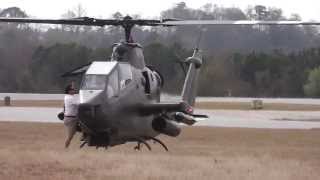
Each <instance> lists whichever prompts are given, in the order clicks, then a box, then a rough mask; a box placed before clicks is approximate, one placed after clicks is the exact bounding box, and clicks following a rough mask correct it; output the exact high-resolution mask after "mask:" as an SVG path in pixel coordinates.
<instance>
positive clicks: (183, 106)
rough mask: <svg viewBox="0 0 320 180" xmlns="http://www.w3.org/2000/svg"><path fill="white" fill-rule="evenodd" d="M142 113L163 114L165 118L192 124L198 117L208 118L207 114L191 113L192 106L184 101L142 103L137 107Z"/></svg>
mask: <svg viewBox="0 0 320 180" xmlns="http://www.w3.org/2000/svg"><path fill="white" fill-rule="evenodd" d="M139 108H140V109H139V111H140V112H141V114H143V115H151V114H154V115H159V116H164V118H166V119H167V120H171V121H175V122H178V123H184V124H187V125H193V124H194V123H196V122H197V121H198V119H199V118H200V119H203V118H208V116H207V115H199V114H194V113H193V108H192V107H191V106H190V105H188V104H187V103H185V102H181V103H154V104H144V105H141V106H140V107H139Z"/></svg>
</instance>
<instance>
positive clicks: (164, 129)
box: [152, 116, 181, 137]
mask: <svg viewBox="0 0 320 180" xmlns="http://www.w3.org/2000/svg"><path fill="white" fill-rule="evenodd" d="M152 128H153V129H154V130H155V131H157V132H159V133H162V134H165V135H168V136H172V137H176V136H178V135H179V134H180V132H181V129H180V128H179V127H178V126H177V125H176V124H174V123H173V122H172V121H170V120H167V119H166V118H164V117H161V116H159V117H156V118H155V119H154V120H153V121H152Z"/></svg>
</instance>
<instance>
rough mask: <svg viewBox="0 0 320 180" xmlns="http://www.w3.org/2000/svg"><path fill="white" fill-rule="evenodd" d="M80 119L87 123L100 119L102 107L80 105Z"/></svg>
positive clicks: (86, 104)
mask: <svg viewBox="0 0 320 180" xmlns="http://www.w3.org/2000/svg"><path fill="white" fill-rule="evenodd" d="M78 110H79V113H78V115H79V119H80V120H85V121H92V120H95V119H97V118H98V116H99V115H100V113H101V107H100V105H93V104H88V103H82V104H80V105H79V109H78Z"/></svg>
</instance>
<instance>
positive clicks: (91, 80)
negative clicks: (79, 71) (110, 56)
mask: <svg viewBox="0 0 320 180" xmlns="http://www.w3.org/2000/svg"><path fill="white" fill-rule="evenodd" d="M131 81H132V70H131V65H130V64H129V63H125V62H115V61H113V62H93V63H92V64H91V65H90V67H89V69H88V70H87V72H86V74H85V76H84V78H83V82H82V85H81V90H100V91H101V90H105V91H106V95H107V97H108V98H111V97H114V96H117V95H118V94H119V92H120V91H121V90H123V89H125V88H126V87H127V86H128V85H129V84H130V82H131Z"/></svg>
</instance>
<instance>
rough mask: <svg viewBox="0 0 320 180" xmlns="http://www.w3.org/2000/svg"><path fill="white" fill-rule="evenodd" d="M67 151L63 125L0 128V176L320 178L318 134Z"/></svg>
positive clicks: (204, 132)
mask: <svg viewBox="0 0 320 180" xmlns="http://www.w3.org/2000/svg"><path fill="white" fill-rule="evenodd" d="M78 138H79V137H76V138H75V139H74V141H73V144H72V147H71V148H70V149H68V150H65V149H64V148H63V141H64V128H63V125H62V124H45V123H7V122H1V123H0V142H1V145H0V179H1V180H2V179H3V180H11V179H12V180H13V179H23V180H37V179H39V180H43V179H46V180H60V179H66V180H71V179H75V180H85V179H94V180H100V179H101V180H102V179H104V180H107V179H137V180H138V179H139V180H147V179H158V180H162V179H163V180H164V179H166V180H167V179H190V180H191V179H192V180H193V179H198V180H200V179H208V180H209V179H262V180H264V179H281V180H289V179H290V180H295V179H297V180H298V179H299V180H300V179H318V178H319V176H320V131H319V130H264V129H240V128H229V129H227V128H208V127H192V128H184V131H183V133H182V135H180V136H179V137H178V138H176V139H175V138H168V137H165V136H162V137H161V139H162V140H163V141H164V142H166V144H167V145H168V146H169V149H170V152H164V151H163V150H162V149H161V148H160V147H159V146H158V145H152V146H153V149H154V151H152V152H148V151H147V150H146V149H143V150H142V151H141V152H136V151H134V150H133V146H134V145H135V144H133V143H129V144H126V145H122V146H117V147H114V148H111V149H109V150H102V149H99V150H95V149H94V148H86V149H81V150H80V149H78V145H79V144H78V143H79V142H78Z"/></svg>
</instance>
